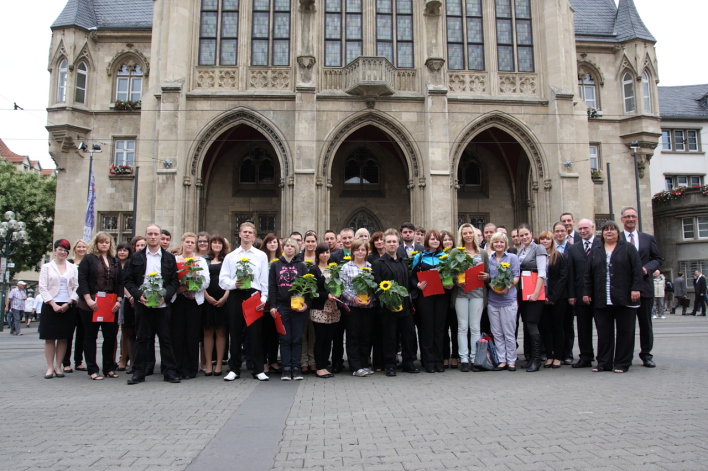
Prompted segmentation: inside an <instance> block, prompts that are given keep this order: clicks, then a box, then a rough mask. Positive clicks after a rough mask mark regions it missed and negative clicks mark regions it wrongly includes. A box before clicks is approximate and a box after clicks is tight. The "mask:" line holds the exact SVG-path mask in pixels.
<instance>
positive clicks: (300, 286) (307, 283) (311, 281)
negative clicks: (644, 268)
mask: <svg viewBox="0 0 708 471" xmlns="http://www.w3.org/2000/svg"><path fill="white" fill-rule="evenodd" d="M290 291H294V292H295V294H297V295H299V296H311V297H313V298H318V297H319V296H320V294H319V293H318V292H317V280H315V275H313V274H312V273H306V274H304V275H302V276H298V277H295V280H293V285H292V287H291V288H290Z"/></svg>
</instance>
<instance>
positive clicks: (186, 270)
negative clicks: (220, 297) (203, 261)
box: [177, 258, 206, 291]
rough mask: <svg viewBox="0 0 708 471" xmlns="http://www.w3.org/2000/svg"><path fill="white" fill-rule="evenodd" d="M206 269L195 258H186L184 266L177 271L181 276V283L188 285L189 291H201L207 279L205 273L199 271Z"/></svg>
mask: <svg viewBox="0 0 708 471" xmlns="http://www.w3.org/2000/svg"><path fill="white" fill-rule="evenodd" d="M202 270H204V269H203V268H202V267H200V266H199V265H197V262H196V260H194V258H185V259H184V264H182V268H181V269H180V270H179V271H178V272H177V273H178V274H179V275H181V276H180V283H181V284H183V285H187V290H189V291H199V290H200V289H201V288H202V285H203V284H204V282H205V281H206V278H204V275H201V274H200V273H199V272H200V271H202Z"/></svg>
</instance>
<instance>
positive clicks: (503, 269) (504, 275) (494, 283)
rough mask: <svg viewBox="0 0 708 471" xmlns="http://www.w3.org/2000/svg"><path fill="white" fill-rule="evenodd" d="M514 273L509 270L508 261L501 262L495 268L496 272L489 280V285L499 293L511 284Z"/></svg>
mask: <svg viewBox="0 0 708 471" xmlns="http://www.w3.org/2000/svg"><path fill="white" fill-rule="evenodd" d="M513 278H514V274H513V273H512V272H511V265H510V264H509V263H508V262H502V263H500V264H499V267H498V268H497V274H496V275H495V276H494V278H492V280H491V281H490V282H489V286H491V287H492V289H493V290H494V291H495V292H497V293H501V292H502V291H504V290H505V289H506V288H509V287H510V286H511V283H512V281H513Z"/></svg>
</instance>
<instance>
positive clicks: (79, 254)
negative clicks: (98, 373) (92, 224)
mask: <svg viewBox="0 0 708 471" xmlns="http://www.w3.org/2000/svg"><path fill="white" fill-rule="evenodd" d="M87 249H88V243H87V242H86V241H85V240H83V239H79V240H77V241H76V242H74V250H73V255H74V256H73V258H68V259H67V262H69V263H73V264H74V265H75V266H76V268H77V269H78V268H79V264H80V263H81V260H83V258H84V255H86V250H87ZM69 315H70V316H71V317H72V318H73V319H74V328H73V329H72V331H71V334H70V335H69V337H68V339H67V343H66V352H65V353H64V361H63V363H64V373H73V372H74V370H72V369H71V342H72V341H74V369H75V370H76V371H86V367H85V366H84V365H83V364H82V363H83V361H84V324H83V321H82V320H81V315H80V314H79V311H78V310H76V309H75V308H74V306H72V307H70V308H69ZM74 334H76V335H74ZM74 339H75V340H74Z"/></svg>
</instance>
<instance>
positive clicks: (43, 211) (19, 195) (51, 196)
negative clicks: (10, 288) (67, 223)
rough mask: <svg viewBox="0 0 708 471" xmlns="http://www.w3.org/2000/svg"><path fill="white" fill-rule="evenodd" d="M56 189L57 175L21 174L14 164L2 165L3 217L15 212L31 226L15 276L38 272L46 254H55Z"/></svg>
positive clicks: (17, 257) (0, 196)
mask: <svg viewBox="0 0 708 471" xmlns="http://www.w3.org/2000/svg"><path fill="white" fill-rule="evenodd" d="M56 190H57V182H56V178H55V177H54V176H44V175H37V174H35V173H29V172H18V171H15V167H14V166H13V165H10V164H0V217H2V215H4V214H5V212H6V211H14V212H15V219H17V220H18V221H24V222H25V223H26V224H27V227H26V228H25V231H27V237H28V239H29V241H28V243H26V244H23V245H22V246H21V247H19V248H18V250H17V252H16V253H15V255H13V257H12V262H14V263H15V268H13V269H11V272H12V274H14V273H17V272H20V271H24V270H35V271H37V270H38V268H37V267H38V264H39V262H40V261H41V260H42V257H44V254H46V253H47V252H49V251H51V248H52V233H53V232H54V202H55V199H56ZM2 220H3V221H4V220H5V219H4V218H3V219H2Z"/></svg>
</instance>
